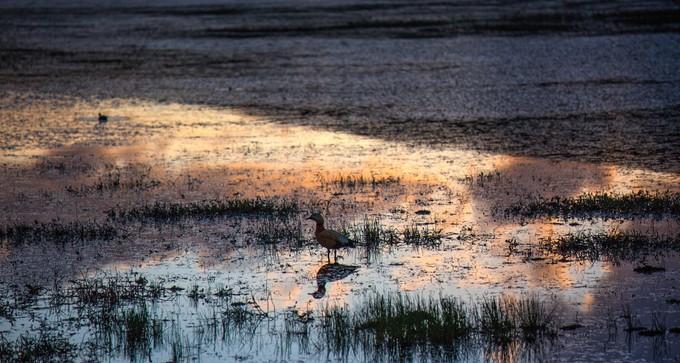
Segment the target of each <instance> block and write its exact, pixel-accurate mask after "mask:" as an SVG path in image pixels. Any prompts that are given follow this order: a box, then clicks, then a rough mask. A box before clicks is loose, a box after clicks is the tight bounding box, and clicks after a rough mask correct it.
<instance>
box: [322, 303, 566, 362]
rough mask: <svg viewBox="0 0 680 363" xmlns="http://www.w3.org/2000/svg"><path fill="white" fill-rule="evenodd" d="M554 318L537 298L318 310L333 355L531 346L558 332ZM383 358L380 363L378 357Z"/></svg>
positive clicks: (398, 355) (395, 354) (439, 352)
mask: <svg viewBox="0 0 680 363" xmlns="http://www.w3.org/2000/svg"><path fill="white" fill-rule="evenodd" d="M556 327H557V323H556V320H555V315H554V314H553V311H552V310H551V309H548V308H547V307H546V305H545V303H543V302H542V301H541V300H540V299H539V298H538V297H536V296H530V297H523V298H520V299H515V298H512V297H509V296H500V297H495V298H487V299H484V300H482V301H481V302H479V303H477V304H465V303H463V302H462V301H460V300H457V299H452V298H446V297H439V298H432V297H430V298H423V297H411V296H408V295H405V294H401V293H397V294H386V295H382V294H376V295H373V296H370V297H368V298H366V299H364V300H363V302H361V303H360V304H359V305H358V307H357V308H356V309H355V311H354V312H351V311H350V310H348V309H347V308H344V307H333V308H327V309H325V310H324V311H323V316H322V325H321V329H322V331H323V334H322V336H323V337H324V340H325V341H326V343H327V344H329V347H330V348H331V350H332V351H334V352H336V353H341V354H346V353H347V352H348V351H349V350H350V349H357V348H359V349H360V350H361V351H363V352H364V353H365V354H370V353H372V354H373V355H375V356H378V357H382V358H383V359H384V356H385V355H387V356H388V357H393V358H400V359H404V358H405V357H407V356H411V355H413V354H415V353H418V354H429V355H448V356H451V355H454V356H455V355H456V354H457V353H458V352H460V351H461V350H464V349H469V348H471V347H474V346H475V345H478V344H494V345H495V344H499V343H500V344H507V343H509V342H511V341H525V342H534V341H536V340H537V339H544V338H553V337H555V336H556V334H557V328H556ZM378 360H382V359H378Z"/></svg>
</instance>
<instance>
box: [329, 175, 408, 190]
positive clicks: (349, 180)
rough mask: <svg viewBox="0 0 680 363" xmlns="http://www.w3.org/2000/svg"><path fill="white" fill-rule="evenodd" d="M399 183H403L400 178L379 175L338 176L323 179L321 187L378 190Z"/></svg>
mask: <svg viewBox="0 0 680 363" xmlns="http://www.w3.org/2000/svg"><path fill="white" fill-rule="evenodd" d="M399 183H401V178H399V177H394V176H379V175H371V176H365V175H362V174H359V175H353V174H348V175H343V174H338V175H336V176H333V177H330V178H328V179H326V178H323V177H322V178H321V186H322V187H324V188H327V187H329V186H337V187H340V188H343V189H344V188H347V189H362V188H366V187H371V188H377V187H383V186H389V185H398V184H399Z"/></svg>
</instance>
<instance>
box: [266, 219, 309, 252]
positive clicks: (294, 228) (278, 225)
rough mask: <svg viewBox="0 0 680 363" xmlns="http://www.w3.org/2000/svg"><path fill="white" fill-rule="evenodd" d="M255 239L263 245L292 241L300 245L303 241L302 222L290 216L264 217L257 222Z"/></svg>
mask: <svg viewBox="0 0 680 363" xmlns="http://www.w3.org/2000/svg"><path fill="white" fill-rule="evenodd" d="M255 240H256V242H257V243H258V244H265V245H272V244H278V243H282V242H293V243H295V244H296V245H297V246H300V245H301V244H302V242H303V241H304V237H303V233H302V222H301V221H300V220H299V219H291V218H277V217H270V218H264V219H262V220H260V221H258V223H257V226H256V228H255Z"/></svg>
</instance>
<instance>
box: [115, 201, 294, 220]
mask: <svg viewBox="0 0 680 363" xmlns="http://www.w3.org/2000/svg"><path fill="white" fill-rule="evenodd" d="M299 210H300V207H299V205H298V204H297V203H296V202H294V201H288V200H282V199H261V198H254V199H215V200H203V201H198V202H191V203H175V202H155V203H154V204H147V205H142V206H139V207H133V208H130V209H121V208H114V209H110V210H109V211H108V212H107V215H108V217H109V219H110V220H113V221H140V222H147V221H152V222H157V223H159V222H176V221H179V220H181V219H186V218H197V219H200V218H216V217H222V216H227V215H244V214H268V215H272V214H274V215H289V214H293V213H297V212H298V211H299Z"/></svg>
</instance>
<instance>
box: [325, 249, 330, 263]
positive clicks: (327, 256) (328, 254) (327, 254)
mask: <svg viewBox="0 0 680 363" xmlns="http://www.w3.org/2000/svg"><path fill="white" fill-rule="evenodd" d="M326 258H327V259H328V263H331V250H330V248H326Z"/></svg>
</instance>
